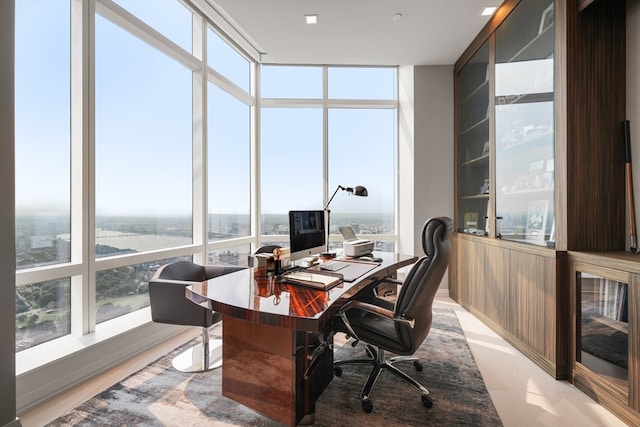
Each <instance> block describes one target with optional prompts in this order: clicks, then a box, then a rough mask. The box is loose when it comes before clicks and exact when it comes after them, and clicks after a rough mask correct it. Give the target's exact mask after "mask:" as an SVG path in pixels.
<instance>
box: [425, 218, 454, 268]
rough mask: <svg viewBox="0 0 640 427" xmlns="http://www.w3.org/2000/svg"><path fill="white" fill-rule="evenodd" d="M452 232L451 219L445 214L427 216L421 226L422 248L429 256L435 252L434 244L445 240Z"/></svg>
mask: <svg viewBox="0 0 640 427" xmlns="http://www.w3.org/2000/svg"><path fill="white" fill-rule="evenodd" d="M452 232H453V220H452V219H451V218H449V217H446V216H438V217H433V218H429V219H428V220H427V221H426V222H425V223H424V226H423V227H422V250H423V251H424V253H425V255H426V256H428V257H429V258H431V257H433V256H434V254H435V252H436V247H435V245H436V244H438V243H442V242H445V241H447V240H448V239H449V238H450V237H451V233H452Z"/></svg>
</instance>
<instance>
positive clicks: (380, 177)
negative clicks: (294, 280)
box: [329, 109, 397, 235]
mask: <svg viewBox="0 0 640 427" xmlns="http://www.w3.org/2000/svg"><path fill="white" fill-rule="evenodd" d="M396 135H397V128H396V110H381V109H370V110H368V109H329V190H330V194H329V197H331V195H332V194H333V192H334V191H335V189H336V188H338V185H341V186H343V187H352V188H353V187H355V186H358V185H361V186H364V187H366V189H367V192H368V196H367V197H357V196H354V195H352V193H350V192H346V191H338V193H336V196H335V197H334V198H333V200H332V201H331V204H330V206H329V208H330V210H331V217H330V223H329V232H330V233H332V234H337V233H338V227H339V226H343V225H350V226H352V227H353V229H354V230H355V232H356V233H357V234H358V235H360V234H383V233H385V234H386V233H389V234H392V233H394V232H395V223H394V217H395V215H394V212H395V208H394V207H395V197H396V194H395V182H396V181H395V178H396V176H395V170H396V169H395V164H396ZM364 147H366V149H364ZM371 165H375V167H372V166H371Z"/></svg>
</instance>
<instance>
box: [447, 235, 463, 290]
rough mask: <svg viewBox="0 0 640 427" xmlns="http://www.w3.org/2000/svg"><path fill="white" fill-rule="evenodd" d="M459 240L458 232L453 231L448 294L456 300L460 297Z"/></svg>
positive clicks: (460, 267) (460, 266)
mask: <svg viewBox="0 0 640 427" xmlns="http://www.w3.org/2000/svg"><path fill="white" fill-rule="evenodd" d="M459 246H460V240H459V239H458V234H457V233H453V236H451V259H450V261H449V296H450V297H451V299H452V300H454V301H458V300H459V298H460V273H461V270H462V265H461V264H460V261H459V260H460V249H459Z"/></svg>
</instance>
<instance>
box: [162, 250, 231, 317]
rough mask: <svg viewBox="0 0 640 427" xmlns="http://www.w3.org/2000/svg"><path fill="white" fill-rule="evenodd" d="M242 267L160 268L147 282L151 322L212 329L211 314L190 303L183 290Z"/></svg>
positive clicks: (179, 265)
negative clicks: (193, 283) (192, 284)
mask: <svg viewBox="0 0 640 427" xmlns="http://www.w3.org/2000/svg"><path fill="white" fill-rule="evenodd" d="M243 268H244V267H238V266H228V265H207V266H204V265H198V264H195V263H193V262H191V261H176V262H172V263H170V264H166V265H164V266H162V267H160V268H159V269H158V270H157V271H156V273H155V274H154V276H153V278H152V279H151V280H149V305H150V306H151V319H152V320H153V321H154V322H158V323H170V324H173V325H191V326H203V327H209V326H211V325H212V324H213V322H214V321H215V319H214V315H213V312H212V311H211V310H209V309H208V308H205V307H202V306H200V305H198V304H194V303H193V302H191V301H189V300H188V299H187V298H186V296H185V287H186V286H187V285H188V282H203V281H205V280H209V279H211V278H214V277H218V276H221V275H223V274H227V273H231V272H233V271H237V270H241V269H243ZM171 281H180V282H184V283H180V282H178V283H176V282H171Z"/></svg>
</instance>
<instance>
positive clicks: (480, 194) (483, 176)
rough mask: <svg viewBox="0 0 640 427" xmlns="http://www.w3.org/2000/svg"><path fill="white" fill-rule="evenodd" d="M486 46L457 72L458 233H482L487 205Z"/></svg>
mask: <svg viewBox="0 0 640 427" xmlns="http://www.w3.org/2000/svg"><path fill="white" fill-rule="evenodd" d="M488 67H489V45H488V42H485V43H484V44H483V45H482V47H480V49H478V51H477V52H476V53H475V54H474V55H473V57H472V58H471V60H469V62H467V63H466V64H465V66H464V67H463V68H462V69H461V70H460V72H459V73H458V75H457V80H458V81H457V88H458V99H457V103H458V156H457V159H458V165H457V166H458V167H457V170H458V189H457V190H458V192H457V194H458V212H457V222H458V223H457V225H456V227H457V229H458V231H459V232H464V233H470V234H479V235H485V234H486V233H487V232H488V231H489V229H488V227H487V222H486V219H485V216H487V210H488V207H489V200H490V198H489V191H490V188H489V173H490V172H489V155H490V144H489V121H490V119H489V117H490V112H489V99H490V98H489V96H490V95H489V70H488Z"/></svg>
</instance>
